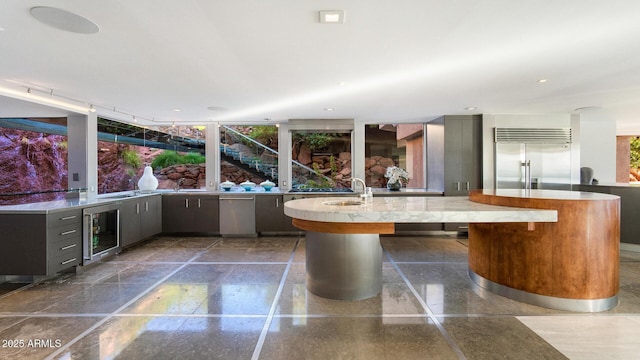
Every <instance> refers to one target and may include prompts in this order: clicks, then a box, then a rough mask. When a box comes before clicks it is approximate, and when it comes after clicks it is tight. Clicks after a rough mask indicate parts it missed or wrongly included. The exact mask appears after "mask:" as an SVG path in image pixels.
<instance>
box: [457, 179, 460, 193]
mask: <svg viewBox="0 0 640 360" xmlns="http://www.w3.org/2000/svg"><path fill="white" fill-rule="evenodd" d="M456 191H460V181H458V182H457V183H456Z"/></svg>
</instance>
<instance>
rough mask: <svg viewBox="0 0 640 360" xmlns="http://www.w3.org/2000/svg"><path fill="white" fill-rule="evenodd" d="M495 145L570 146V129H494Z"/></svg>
mask: <svg viewBox="0 0 640 360" xmlns="http://www.w3.org/2000/svg"><path fill="white" fill-rule="evenodd" d="M494 141H495V142H496V143H518V144H523V143H524V144H570V143H571V129H570V128H559V129H529V128H494Z"/></svg>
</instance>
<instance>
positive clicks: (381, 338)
mask: <svg viewBox="0 0 640 360" xmlns="http://www.w3.org/2000/svg"><path fill="white" fill-rule="evenodd" d="M382 244H383V246H384V248H385V263H384V269H383V278H384V288H383V291H382V293H381V294H380V295H379V296H377V297H375V298H372V299H368V300H363V301H355V302H342V301H333V300H327V299H323V298H320V297H317V296H315V295H313V294H310V293H309V292H308V291H307V290H306V288H305V286H304V283H305V273H304V259H305V254H304V239H303V238H296V237H260V238H251V239H229V238H218V237H171V236H161V237H157V238H155V239H152V240H151V241H148V242H145V243H143V244H142V245H140V246H137V247H134V248H132V249H127V250H125V251H124V252H123V253H121V254H120V255H118V256H116V257H114V258H111V259H109V260H107V261H104V262H102V263H99V264H97V265H96V266H91V267H88V268H84V269H82V270H81V271H80V272H79V273H78V274H73V275H65V276H61V277H59V278H56V279H52V280H50V281H47V282H44V283H41V284H38V285H36V286H27V287H23V288H20V289H17V290H14V291H12V292H10V293H7V294H4V295H1V296H0V341H2V343H1V344H0V358H2V359H9V358H12V359H18V358H19V359H44V358H50V359H115V358H119V359H151V358H153V359H389V358H392V359H414V358H415V359H424V358H429V359H496V358H504V359H516V358H517V359H541V358H544V359H564V358H572V359H601V358H610V359H613V358H635V356H636V355H637V354H638V353H639V352H640V341H638V340H637V338H638V334H640V254H637V253H631V252H623V253H622V256H621V262H620V272H621V291H620V305H619V306H618V307H616V308H615V309H613V310H611V311H607V312H604V313H598V314H583V313H570V312H562V311H554V310H549V309H544V308H540V307H536V306H531V305H526V304H522V303H519V302H515V301H511V300H508V299H506V298H503V297H500V296H497V295H494V294H491V293H487V292H483V291H479V290H477V289H474V287H472V286H471V284H470V280H469V279H468V277H467V275H466V271H467V247H466V244H465V241H463V240H460V239H456V238H455V236H450V235H448V234H440V235H438V236H420V237H383V238H382Z"/></svg>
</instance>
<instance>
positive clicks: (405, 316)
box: [274, 314, 431, 320]
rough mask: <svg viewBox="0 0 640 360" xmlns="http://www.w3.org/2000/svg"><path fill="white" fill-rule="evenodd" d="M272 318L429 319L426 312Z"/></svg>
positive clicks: (279, 316) (278, 316)
mask: <svg viewBox="0 0 640 360" xmlns="http://www.w3.org/2000/svg"><path fill="white" fill-rule="evenodd" d="M274 318H281V319H299V318H312V319H339V318H345V319H352V318H362V319H394V318H398V319H429V320H431V317H430V316H429V315H428V314H380V315H378V314H277V315H274Z"/></svg>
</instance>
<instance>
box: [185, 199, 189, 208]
mask: <svg viewBox="0 0 640 360" xmlns="http://www.w3.org/2000/svg"><path fill="white" fill-rule="evenodd" d="M184 207H186V208H188V207H189V199H184Z"/></svg>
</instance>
